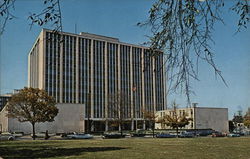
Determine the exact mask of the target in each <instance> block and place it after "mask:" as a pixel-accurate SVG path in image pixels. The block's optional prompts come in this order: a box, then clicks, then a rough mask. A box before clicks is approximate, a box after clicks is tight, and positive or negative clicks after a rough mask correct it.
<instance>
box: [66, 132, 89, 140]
mask: <svg viewBox="0 0 250 159" xmlns="http://www.w3.org/2000/svg"><path fill="white" fill-rule="evenodd" d="M66 138H67V139H92V138H93V135H90V134H84V133H73V134H69V135H66Z"/></svg>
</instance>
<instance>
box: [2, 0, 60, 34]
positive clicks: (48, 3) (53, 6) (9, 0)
mask: <svg viewBox="0 0 250 159" xmlns="http://www.w3.org/2000/svg"><path fill="white" fill-rule="evenodd" d="M15 2H16V0H0V18H1V19H3V21H2V22H1V23H2V25H1V26H0V35H1V34H2V33H3V32H4V30H5V27H6V25H7V22H8V21H9V20H12V19H15V18H16V16H15V14H14V9H15ZM41 2H43V5H44V8H43V9H42V10H41V11H39V12H37V13H30V15H29V16H28V19H29V20H30V21H31V23H30V27H32V26H33V25H34V24H36V25H39V26H44V25H47V24H50V25H51V27H53V31H54V32H60V31H62V26H63V25H62V12H61V6H60V0H41Z"/></svg>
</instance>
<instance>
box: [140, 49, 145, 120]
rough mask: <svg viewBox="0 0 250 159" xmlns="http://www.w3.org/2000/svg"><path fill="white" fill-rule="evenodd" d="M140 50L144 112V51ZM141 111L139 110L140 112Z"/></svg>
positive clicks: (143, 107)
mask: <svg viewBox="0 0 250 159" xmlns="http://www.w3.org/2000/svg"><path fill="white" fill-rule="evenodd" d="M141 49H142V54H141V66H142V67H141V75H142V78H141V80H142V88H141V89H142V109H143V110H145V91H144V70H145V68H144V49H143V48H141ZM140 111H141V110H140ZM142 118H144V116H143V117H142Z"/></svg>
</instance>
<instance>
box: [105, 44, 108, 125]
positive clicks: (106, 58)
mask: <svg viewBox="0 0 250 159" xmlns="http://www.w3.org/2000/svg"><path fill="white" fill-rule="evenodd" d="M104 83H105V84H104V102H105V104H104V106H105V114H104V115H105V118H106V120H108V111H109V110H108V43H107V41H106V42H105V50H104Z"/></svg>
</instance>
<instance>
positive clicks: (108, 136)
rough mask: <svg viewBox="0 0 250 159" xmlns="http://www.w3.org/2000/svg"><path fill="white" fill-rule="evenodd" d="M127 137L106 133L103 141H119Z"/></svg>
mask: <svg viewBox="0 0 250 159" xmlns="http://www.w3.org/2000/svg"><path fill="white" fill-rule="evenodd" d="M125 136H126V135H121V134H120V133H106V134H103V135H102V138H103V139H119V138H125Z"/></svg>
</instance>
